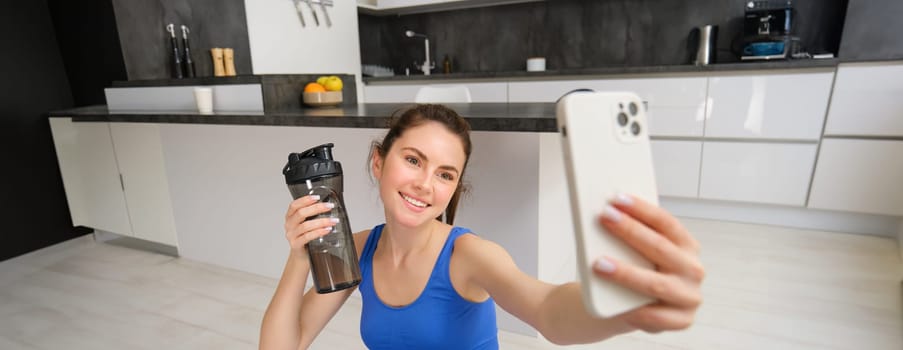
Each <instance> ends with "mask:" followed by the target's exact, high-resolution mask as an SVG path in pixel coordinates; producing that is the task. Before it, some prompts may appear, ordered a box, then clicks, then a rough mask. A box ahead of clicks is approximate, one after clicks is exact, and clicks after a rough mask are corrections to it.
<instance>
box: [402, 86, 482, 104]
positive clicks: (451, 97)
mask: <svg viewBox="0 0 903 350" xmlns="http://www.w3.org/2000/svg"><path fill="white" fill-rule="evenodd" d="M414 102H417V103H470V102H471V98H470V89H468V88H467V87H466V86H464V85H450V86H424V87H422V88H420V90H417V95H416V96H415V97H414Z"/></svg>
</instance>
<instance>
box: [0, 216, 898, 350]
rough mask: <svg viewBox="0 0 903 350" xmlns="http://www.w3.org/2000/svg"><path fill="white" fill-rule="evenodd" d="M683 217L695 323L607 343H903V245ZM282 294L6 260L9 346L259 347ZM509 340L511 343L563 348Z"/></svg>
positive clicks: (73, 260) (339, 331)
mask: <svg viewBox="0 0 903 350" xmlns="http://www.w3.org/2000/svg"><path fill="white" fill-rule="evenodd" d="M684 221H685V223H686V224H687V226H689V227H690V228H691V230H692V231H693V232H694V233H695V234H696V235H697V237H698V238H699V240H700V241H701V242H702V246H703V252H702V255H703V261H704V263H705V264H706V267H707V270H708V279H707V280H706V282H705V285H704V287H703V291H704V295H705V301H704V304H703V307H702V308H701V309H700V312H699V315H698V319H697V322H696V324H695V325H694V326H693V327H692V328H691V329H689V330H687V331H684V332H679V333H668V334H660V335H654V336H653V335H648V334H642V333H633V334H629V335H625V336H621V337H618V338H615V339H611V340H609V341H608V342H606V343H605V344H604V345H606V346H605V347H604V348H605V349H890V350H899V349H903V307H901V304H903V302H901V300H903V289H901V276H903V269H901V262H900V256H899V254H898V251H897V245H896V242H895V241H894V240H892V239H887V238H878V237H871V236H861V235H849V234H838V233H828V232H815V231H802V230H794V229H784V228H776V227H767V226H755V225H743V224H733V223H722V222H710V221H702V220H684ZM275 286H276V281H275V280H273V279H270V278H264V277H260V276H256V275H251V274H248V273H242V272H236V271H233V270H228V269H223V268H218V267H214V266H210V265H205V264H201V263H197V262H192V261H188V260H184V259H178V258H172V257H169V256H165V255H159V254H155V253H149V252H145V251H140V250H134V249H129V248H123V247H119V246H115V245H111V244H107V243H97V242H95V241H94V240H93V238H92V237H91V236H85V237H82V238H78V239H75V240H72V241H68V242H64V243H61V244H58V245H56V246H52V247H48V248H46V249H42V250H40V251H37V252H34V253H31V254H28V255H25V256H21V257H18V258H15V259H11V260H7V261H4V262H0V349H92V350H95V349H251V348H256V343H257V336H258V330H259V326H260V320H261V317H262V315H263V311H264V309H265V307H266V305H267V302H268V301H269V298H270V296H271V295H272V292H273V290H274V288H275ZM359 318H360V302H359V301H358V300H357V299H354V298H352V299H351V300H349V302H348V303H347V304H346V305H345V306H344V307H343V309H342V310H341V311H340V312H339V314H338V315H337V316H336V318H335V319H333V320H332V322H331V323H330V324H329V326H328V327H327V329H326V330H325V331H324V333H323V334H321V335H320V337H319V338H318V339H317V341H316V342H315V343H314V346H313V348H314V349H358V348H363V344H362V343H361V341H360V336H359V333H358V321H359ZM500 338H501V341H502V344H501V345H502V348H503V349H553V348H558V347H556V346H554V345H550V344H548V343H545V342H544V341H542V340H538V339H533V338H529V337H525V336H521V335H517V334H510V333H505V332H502V333H501V334H500ZM581 348H596V349H598V348H603V347H600V346H599V344H596V345H592V346H584V347H581Z"/></svg>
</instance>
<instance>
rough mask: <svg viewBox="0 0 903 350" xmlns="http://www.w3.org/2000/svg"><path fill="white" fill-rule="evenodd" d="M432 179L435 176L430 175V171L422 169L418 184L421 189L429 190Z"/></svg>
mask: <svg viewBox="0 0 903 350" xmlns="http://www.w3.org/2000/svg"><path fill="white" fill-rule="evenodd" d="M432 180H433V177H432V176H430V173H429V172H428V171H422V172H420V176H419V177H418V178H417V181H416V186H417V188H418V189H420V190H424V191H429V189H430V188H431V181H432Z"/></svg>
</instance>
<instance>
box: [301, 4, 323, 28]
mask: <svg viewBox="0 0 903 350" xmlns="http://www.w3.org/2000/svg"><path fill="white" fill-rule="evenodd" d="M304 2H306V3H307V7H309V8H310V13H312V14H313V15H314V23H316V24H317V27H319V26H320V19H319V18H317V10H314V5H313V4H311V3H310V0H304Z"/></svg>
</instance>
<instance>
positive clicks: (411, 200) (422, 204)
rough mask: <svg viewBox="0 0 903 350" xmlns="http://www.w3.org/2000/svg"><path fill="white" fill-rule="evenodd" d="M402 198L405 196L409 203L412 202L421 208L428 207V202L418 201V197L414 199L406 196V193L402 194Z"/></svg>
mask: <svg viewBox="0 0 903 350" xmlns="http://www.w3.org/2000/svg"><path fill="white" fill-rule="evenodd" d="M401 198H404V200H406V201H408V203H411V204H412V205H414V206H415V207H420V208H426V207H427V205H426V203H424V202H421V201H418V200H416V199H414V198H411V197H408V196H405V195H404V194H402V195H401Z"/></svg>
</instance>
